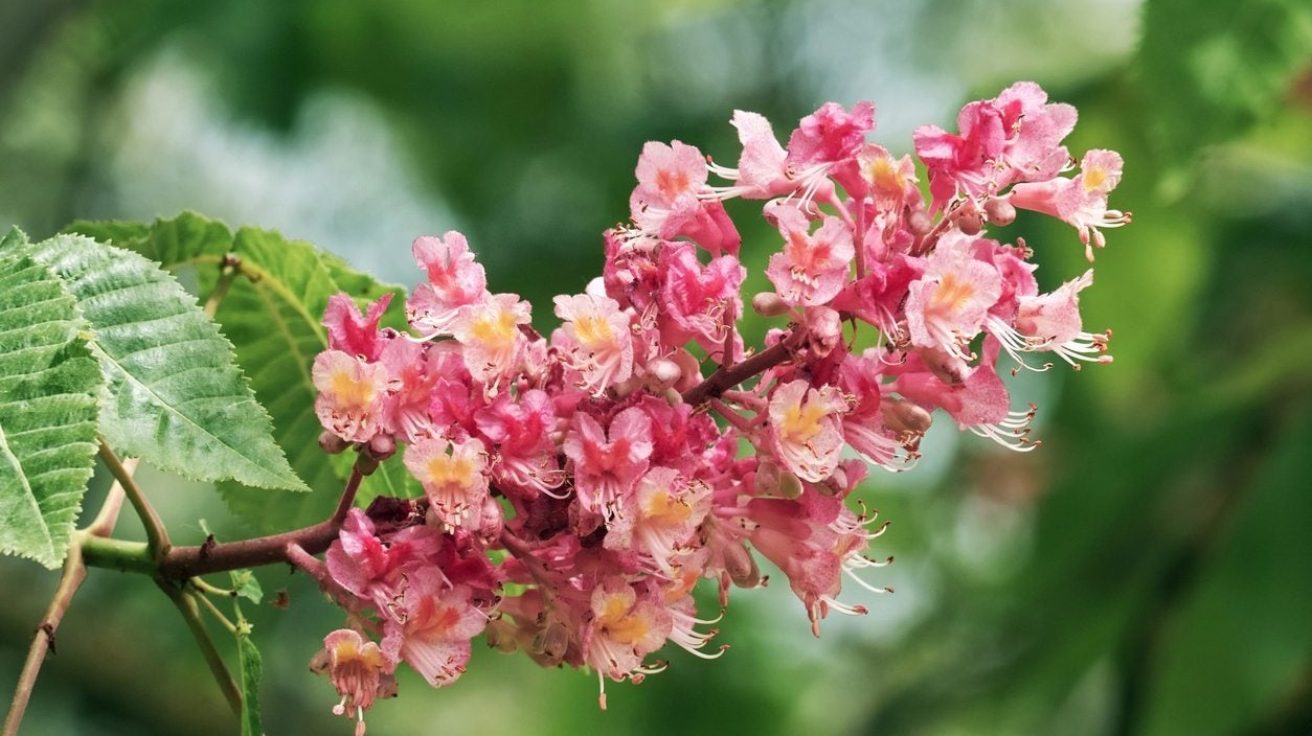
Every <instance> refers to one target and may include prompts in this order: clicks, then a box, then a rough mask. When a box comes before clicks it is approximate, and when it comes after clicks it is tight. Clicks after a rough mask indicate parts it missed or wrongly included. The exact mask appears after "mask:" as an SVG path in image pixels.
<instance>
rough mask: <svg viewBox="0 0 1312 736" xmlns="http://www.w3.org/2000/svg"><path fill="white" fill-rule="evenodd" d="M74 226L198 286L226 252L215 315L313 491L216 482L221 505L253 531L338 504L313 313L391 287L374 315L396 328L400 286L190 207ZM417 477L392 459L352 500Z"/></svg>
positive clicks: (402, 492) (401, 313)
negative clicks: (138, 220)
mask: <svg viewBox="0 0 1312 736" xmlns="http://www.w3.org/2000/svg"><path fill="white" fill-rule="evenodd" d="M71 229H73V230H76V231H77V232H84V233H87V234H92V235H96V236H98V237H105V238H109V239H110V240H112V241H113V242H114V243H116V244H118V245H122V246H123V247H127V248H131V249H133V250H136V251H138V252H140V253H142V254H144V255H146V256H147V257H150V258H155V259H157V260H159V261H160V262H161V263H162V264H163V266H164V268H166V269H169V270H180V269H183V268H187V267H192V266H194V267H196V268H197V269H198V275H199V281H200V289H201V294H205V293H207V291H208V290H209V289H211V288H212V287H213V284H214V281H215V279H216V278H217V274H218V268H217V267H218V265H219V263H220V262H221V261H222V258H223V256H224V255H225V254H228V253H232V254H234V255H235V256H236V257H237V258H238V259H239V260H240V262H241V270H242V272H243V273H245V274H248V275H249V278H238V279H237V280H236V281H234V282H233V284H232V287H231V289H230V290H229V291H228V295H227V296H226V297H225V298H224V300H223V303H222V304H220V306H219V309H218V311H217V312H216V314H215V319H216V320H218V322H219V323H220V324H221V325H222V326H223V330H224V334H226V335H227V337H228V338H229V339H230V340H231V341H232V343H233V345H234V346H235V347H236V350H237V360H238V363H239V364H240V365H241V366H242V367H243V368H244V369H245V371H246V375H247V376H248V377H249V378H250V381H251V388H252V389H253V390H254V391H255V396H256V398H257V399H258V400H259V401H260V402H261V403H262V404H263V405H264V406H265V407H266V408H267V409H268V410H269V413H270V414H271V415H272V417H273V423H274V437H275V438H276V439H277V440H278V443H279V444H280V445H281V446H282V447H284V448H286V450H287V454H288V460H289V461H290V462H291V466H292V468H293V469H295V470H296V472H297V473H298V474H299V475H300V477H301V478H303V479H305V482H306V483H307V484H308V485H309V486H310V488H311V489H312V490H313V493H308V494H302V495H296V496H287V495H281V494H279V495H276V496H275V495H271V494H267V493H259V492H256V491H252V490H250V489H247V488H244V487H242V485H240V484H237V483H224V484H221V485H220V487H219V490H220V492H221V493H222V494H223V496H224V499H225V500H226V501H227V502H228V505H229V507H230V508H231V509H232V510H233V511H234V512H235V513H236V514H237V515H239V516H241V517H242V518H243V519H245V520H247V521H248V522H250V523H251V524H252V525H253V526H255V527H256V528H257V529H259V530H261V531H269V532H271V531H279V530H283V529H287V528H290V527H295V526H305V525H308V524H313V523H316V522H319V521H322V520H323V519H324V518H326V517H327V516H328V515H329V514H330V513H332V511H333V509H334V507H335V506H336V504H337V498H338V495H339V494H340V492H341V489H342V485H343V484H344V483H345V481H346V478H347V476H348V475H349V474H350V472H351V465H352V463H353V462H354V457H353V456H350V455H341V456H337V457H329V456H326V455H324V453H323V451H322V450H320V449H319V445H318V438H319V433H320V432H321V431H322V428H321V427H320V425H319V420H318V417H316V416H315V414H314V399H315V397H316V395H317V392H316V391H315V389H314V384H313V383H312V382H311V380H310V369H311V367H312V366H313V364H314V357H315V356H316V355H318V353H319V352H320V351H322V350H324V349H325V348H326V347H327V345H328V336H327V333H326V332H325V330H324V328H323V325H322V324H321V320H322V318H323V311H324V308H325V307H327V305H328V298H329V297H330V296H332V295H333V294H336V293H338V292H340V291H344V292H346V293H348V294H350V295H351V296H352V297H353V298H355V299H356V300H357V301H359V302H361V304H362V305H363V303H364V302H368V301H373V300H375V299H377V298H379V297H380V296H382V295H383V294H386V293H392V294H393V295H394V297H393V299H392V304H391V306H390V307H389V308H388V310H387V313H386V314H385V315H384V317H383V324H385V325H389V326H392V327H397V328H404V327H405V306H404V301H405V291H404V290H403V289H401V288H400V287H398V286H391V285H387V284H381V283H379V282H378V281H377V280H375V279H373V278H372V277H370V276H368V275H366V274H364V273H361V272H359V271H357V270H355V269H353V268H351V267H350V266H349V265H347V263H346V262H345V261H343V260H342V259H341V258H338V257H337V256H335V255H332V254H330V253H325V252H323V251H321V250H319V249H317V248H315V247H314V246H313V245H310V244H309V243H306V242H303V241H298V240H288V239H286V238H284V237H283V236H282V235H280V234H278V233H276V232H272V231H268V230H259V229H255V228H244V229H242V230H239V231H238V232H237V233H236V234H235V236H234V235H233V234H232V233H230V232H229V231H228V229H227V228H226V227H224V226H223V225H222V224H220V223H217V222H214V221H212V220H207V219H206V218H204V217H202V216H200V215H196V214H193V213H184V214H182V215H179V216H178V217H176V218H174V219H171V220H158V221H156V222H155V223H154V224H153V225H150V226H142V225H136V224H132V223H115V222H99V223H77V224H76V225H73V226H72V227H71ZM419 493H420V490H419V486H418V483H417V482H415V481H414V480H413V479H412V478H410V477H409V475H408V474H407V473H406V472H405V469H404V467H403V466H402V465H401V461H400V459H399V458H394V459H391V460H388V461H387V462H385V463H383V464H382V465H381V466H380V468H379V470H378V471H377V472H375V473H374V474H373V475H371V476H369V477H368V478H366V479H365V481H364V483H363V484H362V485H361V488H360V495H359V498H360V500H361V502H367V501H368V500H370V499H372V498H373V497H375V496H378V495H396V496H407V497H414V496H417V495H418V494H419Z"/></svg>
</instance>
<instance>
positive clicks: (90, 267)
mask: <svg viewBox="0 0 1312 736" xmlns="http://www.w3.org/2000/svg"><path fill="white" fill-rule="evenodd" d="M30 252H31V254H32V256H33V258H35V259H36V260H37V261H39V262H41V263H43V264H45V265H46V266H47V267H48V268H50V269H51V270H52V271H53V272H54V273H55V274H56V275H58V276H59V277H60V278H61V279H63V281H64V284H65V285H66V287H67V288H68V289H69V291H71V292H72V293H73V295H74V296H75V297H77V299H78V305H79V307H80V308H81V310H82V313H83V315H84V316H85V317H86V319H87V320H88V321H89V322H90V323H91V327H92V330H93V331H94V333H95V339H94V342H93V351H94V353H95V355H96V358H97V359H98V360H99V361H100V365H101V368H102V369H103V370H104V372H105V376H106V379H107V382H108V385H109V388H110V399H109V400H108V401H106V402H105V405H104V406H103V407H102V411H101V431H102V433H103V434H104V436H105V438H106V439H107V440H108V441H109V443H110V445H112V446H113V447H114V448H115V449H116V450H118V451H119V452H120V453H122V454H124V455H131V456H134V457H140V458H142V459H143V460H146V461H147V462H150V463H151V464H153V465H155V466H157V467H159V468H161V469H163V470H167V471H170V472H173V473H177V474H178V475H181V476H184V477H187V478H193V479H196V480H202V481H220V480H227V479H235V480H238V481H240V482H242V483H245V484H247V485H251V486H258V487H260V488H281V489H289V490H304V489H305V484H304V483H303V482H302V481H301V480H300V478H298V477H297V476H296V473H295V472H293V471H292V469H291V467H289V466H288V464H287V460H286V458H285V457H283V454H282V451H281V450H280V449H279V448H278V445H277V444H276V443H275V442H274V440H273V437H272V425H271V423H270V419H269V415H268V414H267V413H266V412H265V410H264V409H263V408H262V407H261V406H260V405H259V404H258V403H256V401H255V397H254V395H253V394H252V393H251V390H250V387H249V386H247V384H246V381H245V380H244V377H243V376H242V372H241V370H240V369H239V368H238V367H237V366H236V364H235V363H234V356H233V352H232V345H231V344H230V343H229V342H228V341H227V340H225V339H224V337H223V335H222V334H220V333H219V330H218V327H217V326H216V325H215V324H214V323H213V322H212V321H210V319H209V318H208V317H207V316H206V315H205V313H204V312H203V311H201V309H200V308H199V307H198V306H197V305H196V300H195V298H194V297H193V296H191V295H190V294H188V293H187V292H186V291H184V290H183V289H182V286H181V285H180V284H178V282H177V281H176V280H175V279H173V278H172V277H171V276H170V275H169V274H167V273H165V272H164V271H162V270H160V269H159V268H158V267H157V266H156V265H155V264H153V263H151V262H150V261H148V260H146V259H145V258H143V257H141V256H140V255H137V254H136V253H133V252H131V251H126V250H123V249H120V248H115V247H113V246H107V245H103V244H101V243H97V242H96V241H94V240H91V239H89V238H85V237H81V236H76V235H60V236H56V237H55V238H52V239H50V240H47V241H45V242H43V243H39V244H37V245H35V246H33V247H32V249H31V251H30Z"/></svg>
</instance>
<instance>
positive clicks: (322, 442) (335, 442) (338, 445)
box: [319, 430, 351, 455]
mask: <svg viewBox="0 0 1312 736" xmlns="http://www.w3.org/2000/svg"><path fill="white" fill-rule="evenodd" d="M350 446H351V443H349V442H347V441H346V440H344V439H342V438H341V437H338V436H337V435H335V434H333V433H332V432H329V431H327V430H324V431H323V432H320V433H319V449H321V450H323V451H324V452H326V453H328V454H329V455H337V454H340V453H343V452H346V448H348V447H350Z"/></svg>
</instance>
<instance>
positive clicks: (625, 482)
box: [563, 407, 652, 516]
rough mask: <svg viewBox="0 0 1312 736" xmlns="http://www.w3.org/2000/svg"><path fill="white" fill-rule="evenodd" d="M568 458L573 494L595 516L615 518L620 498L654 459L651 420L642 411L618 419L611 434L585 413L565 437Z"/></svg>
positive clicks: (626, 412)
mask: <svg viewBox="0 0 1312 736" xmlns="http://www.w3.org/2000/svg"><path fill="white" fill-rule="evenodd" d="M563 449H564V451H565V455H566V456H567V457H568V458H569V459H570V460H571V461H572V462H573V470H574V490H575V491H576V492H577V493H578V498H579V503H580V504H581V505H582V506H583V508H584V509H586V510H587V511H590V512H592V513H598V514H603V515H605V516H611V515H613V513H614V511H615V506H616V504H617V503H618V502H619V498H620V497H621V496H623V495H625V494H627V493H629V492H630V491H631V490H633V486H634V484H635V483H636V482H637V481H638V478H640V477H641V476H642V474H643V473H645V472H646V471H647V464H648V458H650V457H651V451H652V443H651V419H649V418H648V417H647V415H646V414H645V413H643V411H642V410H641V409H638V408H632V407H631V408H628V409H625V410H624V411H622V412H620V413H619V414H617V415H616V416H615V418H614V419H613V420H611V423H610V431H609V433H608V432H606V431H605V430H603V429H602V426H601V424H599V423H598V422H597V420H596V419H593V418H592V417H591V416H589V415H588V414H586V413H584V412H579V413H578V414H577V415H575V418H574V426H573V427H571V428H570V430H569V433H568V434H567V435H565V443H564V446H563Z"/></svg>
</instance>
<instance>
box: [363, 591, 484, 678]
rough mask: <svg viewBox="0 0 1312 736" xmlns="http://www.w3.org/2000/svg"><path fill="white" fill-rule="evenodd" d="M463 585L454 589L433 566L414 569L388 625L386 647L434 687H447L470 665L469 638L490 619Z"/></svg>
mask: <svg viewBox="0 0 1312 736" xmlns="http://www.w3.org/2000/svg"><path fill="white" fill-rule="evenodd" d="M472 596H473V593H472V591H471V590H470V589H469V587H467V586H464V585H455V586H452V585H451V584H450V583H449V582H448V580H447V578H446V576H444V575H443V574H442V571H441V570H439V569H436V568H425V569H421V570H417V571H416V572H415V573H414V574H413V575H411V576H410V577H409V578H408V585H407V586H406V588H405V590H404V591H403V592H402V593H401V596H400V603H399V606H397V608H399V609H400V610H399V611H395V613H394V614H393V618H391V619H389V620H388V622H387V624H388V625H387V629H388V635H387V637H386V638H385V639H384V647H385V648H388V649H392V648H394V649H396V650H397V652H398V654H399V656H400V658H401V659H404V660H405V662H406V664H408V665H410V666H411V667H412V668H414V670H415V671H416V672H418V673H419V674H420V675H421V676H423V678H424V680H426V681H427V682H428V684H429V685H432V686H433V687H442V686H444V685H450V684H451V683H452V682H454V681H455V680H456V678H458V677H460V675H461V674H463V673H464V671H465V665H467V664H468V663H469V654H470V647H469V640H470V639H472V638H474V637H475V636H478V635H479V634H480V633H482V631H483V629H484V628H485V627H486V626H487V621H488V615H487V614H486V613H484V612H483V611H481V610H479V609H478V608H477V607H476V606H475V605H474V603H473V601H472Z"/></svg>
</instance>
